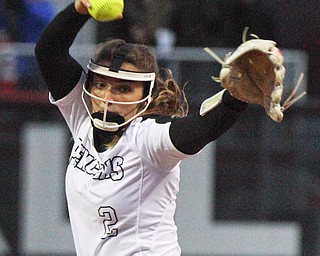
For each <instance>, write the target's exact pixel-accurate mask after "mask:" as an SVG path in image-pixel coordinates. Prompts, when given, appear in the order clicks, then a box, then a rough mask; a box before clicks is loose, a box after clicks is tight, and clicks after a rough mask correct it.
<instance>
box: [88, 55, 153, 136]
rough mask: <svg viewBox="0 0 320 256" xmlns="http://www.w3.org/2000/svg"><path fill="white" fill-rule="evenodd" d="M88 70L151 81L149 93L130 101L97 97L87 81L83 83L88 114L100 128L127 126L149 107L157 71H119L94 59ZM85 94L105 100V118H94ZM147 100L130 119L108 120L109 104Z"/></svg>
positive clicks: (109, 75)
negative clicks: (90, 89)
mask: <svg viewBox="0 0 320 256" xmlns="http://www.w3.org/2000/svg"><path fill="white" fill-rule="evenodd" d="M87 67H88V70H90V71H92V72H93V73H96V74H99V75H104V76H108V77H113V78H117V79H123V80H130V81H149V82H150V87H149V93H148V95H147V96H146V97H145V98H143V99H141V100H138V101H130V102H123V101H113V100H106V99H103V98H100V97H97V96H96V95H93V94H91V93H90V92H89V91H88V90H87V88H86V84H87V83H86V81H85V82H84V83H83V91H82V101H83V103H84V106H85V109H86V111H87V112H88V115H89V117H90V119H91V121H92V122H93V124H94V126H95V127H96V128H98V129H101V130H104V131H117V130H118V129H119V128H120V127H123V126H125V125H126V124H128V123H130V122H131V121H132V120H133V119H135V118H136V117H138V116H139V115H141V114H142V113H143V112H145V111H146V110H147V108H148V107H149V104H150V102H151V95H152V90H153V87H154V80H155V73H140V72H130V71H124V70H118V72H114V71H110V69H109V68H108V67H104V66H100V65H98V64H95V63H93V62H92V61H90V62H89V64H88V66H87ZM85 94H86V95H88V96H89V97H91V98H94V99H98V100H101V101H102V102H104V104H105V107H104V110H103V118H102V120H101V119H98V118H93V117H92V115H91V111H90V109H89V107H88V105H87V102H86V100H85V97H84V96H85ZM143 102H146V105H145V107H144V108H143V109H142V110H141V111H139V112H138V113H137V114H135V115H134V116H133V117H131V118H130V119H128V120H127V121H125V122H123V123H121V124H119V123H116V122H108V121H107V112H108V104H109V103H113V104H122V105H130V104H139V103H143Z"/></svg>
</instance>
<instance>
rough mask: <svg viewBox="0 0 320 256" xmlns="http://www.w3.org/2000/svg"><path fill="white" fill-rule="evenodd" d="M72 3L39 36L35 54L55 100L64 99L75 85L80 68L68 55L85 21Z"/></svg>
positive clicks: (85, 18)
mask: <svg viewBox="0 0 320 256" xmlns="http://www.w3.org/2000/svg"><path fill="white" fill-rule="evenodd" d="M89 17H90V16H89V15H82V14H79V13H78V12H77V11H76V10H75V8H74V3H72V4H70V5H68V6H67V7H66V8H65V9H64V10H63V11H61V12H60V13H59V14H58V15H57V16H56V17H55V18H54V19H53V20H52V22H51V23H50V24H49V25H48V27H47V28H46V29H45V30H44V31H43V33H42V34H41V36H40V38H39V41H38V43H37V44H36V47H35V55H36V58H37V61H38V65H39V68H40V71H41V74H42V76H43V78H44V80H45V82H46V83H47V86H48V89H49V91H50V93H51V95H52V97H53V98H54V99H55V100H59V99H61V98H63V97H64V96H66V95H67V94H68V93H69V92H70V91H71V90H72V89H73V88H74V87H75V86H76V84H77V83H78V81H79V79H80V77H81V73H82V72H83V68H82V66H81V65H80V64H79V63H78V62H77V61H76V60H75V59H74V58H73V57H72V56H71V55H70V54H69V48H70V47H71V45H72V43H73V42H74V40H75V38H76V36H77V34H78V32H79V31H80V29H81V28H82V26H83V25H84V24H85V23H86V21H87V20H88V19H89Z"/></svg>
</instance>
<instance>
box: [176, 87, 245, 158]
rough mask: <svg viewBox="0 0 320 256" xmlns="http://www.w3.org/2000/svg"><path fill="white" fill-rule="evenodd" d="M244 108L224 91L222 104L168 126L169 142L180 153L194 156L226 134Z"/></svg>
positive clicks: (178, 119) (241, 103) (179, 119)
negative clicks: (170, 141) (202, 113)
mask: <svg viewBox="0 0 320 256" xmlns="http://www.w3.org/2000/svg"><path fill="white" fill-rule="evenodd" d="M246 108H247V104H246V103H244V102H241V101H239V100H237V99H235V98H233V97H232V96H230V94H229V93H228V92H227V91H226V92H225V93H224V95H223V100H222V103H221V104H220V105H218V106H217V107H216V108H214V109H212V110H211V111H209V112H208V113H206V114H205V115H204V116H201V115H199V114H193V115H190V116H187V117H184V118H177V119H176V120H174V121H173V122H172V124H171V126H170V137H171V140H172V142H173V144H174V145H175V147H176V148H177V149H178V150H180V151H181V152H183V153H186V154H195V153H197V152H199V151H200V150H201V149H202V148H203V147H204V146H205V145H207V144H208V143H209V142H211V141H214V140H216V139H217V138H219V137H220V136H221V135H222V134H223V133H225V132H227V131H228V130H229V129H230V128H231V127H232V126H233V124H234V123H235V122H236V121H237V120H238V119H239V117H240V116H241V114H242V113H243V111H244V110H245V109H246Z"/></svg>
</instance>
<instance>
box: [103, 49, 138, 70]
mask: <svg viewBox="0 0 320 256" xmlns="http://www.w3.org/2000/svg"><path fill="white" fill-rule="evenodd" d="M132 49H133V45H132V44H128V43H125V44H124V45H122V46H120V48H119V49H118V50H117V51H116V52H115V54H114V57H113V61H112V63H111V65H110V68H109V70H110V71H113V72H118V71H119V69H120V68H121V66H122V64H123V63H124V62H125V61H126V58H127V55H128V54H129V53H130V52H131V50H132Z"/></svg>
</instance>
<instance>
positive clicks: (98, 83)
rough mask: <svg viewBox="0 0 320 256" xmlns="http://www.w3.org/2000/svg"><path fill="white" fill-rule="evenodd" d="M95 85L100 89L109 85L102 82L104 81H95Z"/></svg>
mask: <svg viewBox="0 0 320 256" xmlns="http://www.w3.org/2000/svg"><path fill="white" fill-rule="evenodd" d="M93 86H94V87H96V88H98V89H103V88H105V87H106V86H107V84H105V83H102V82H95V83H94V84H93Z"/></svg>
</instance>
